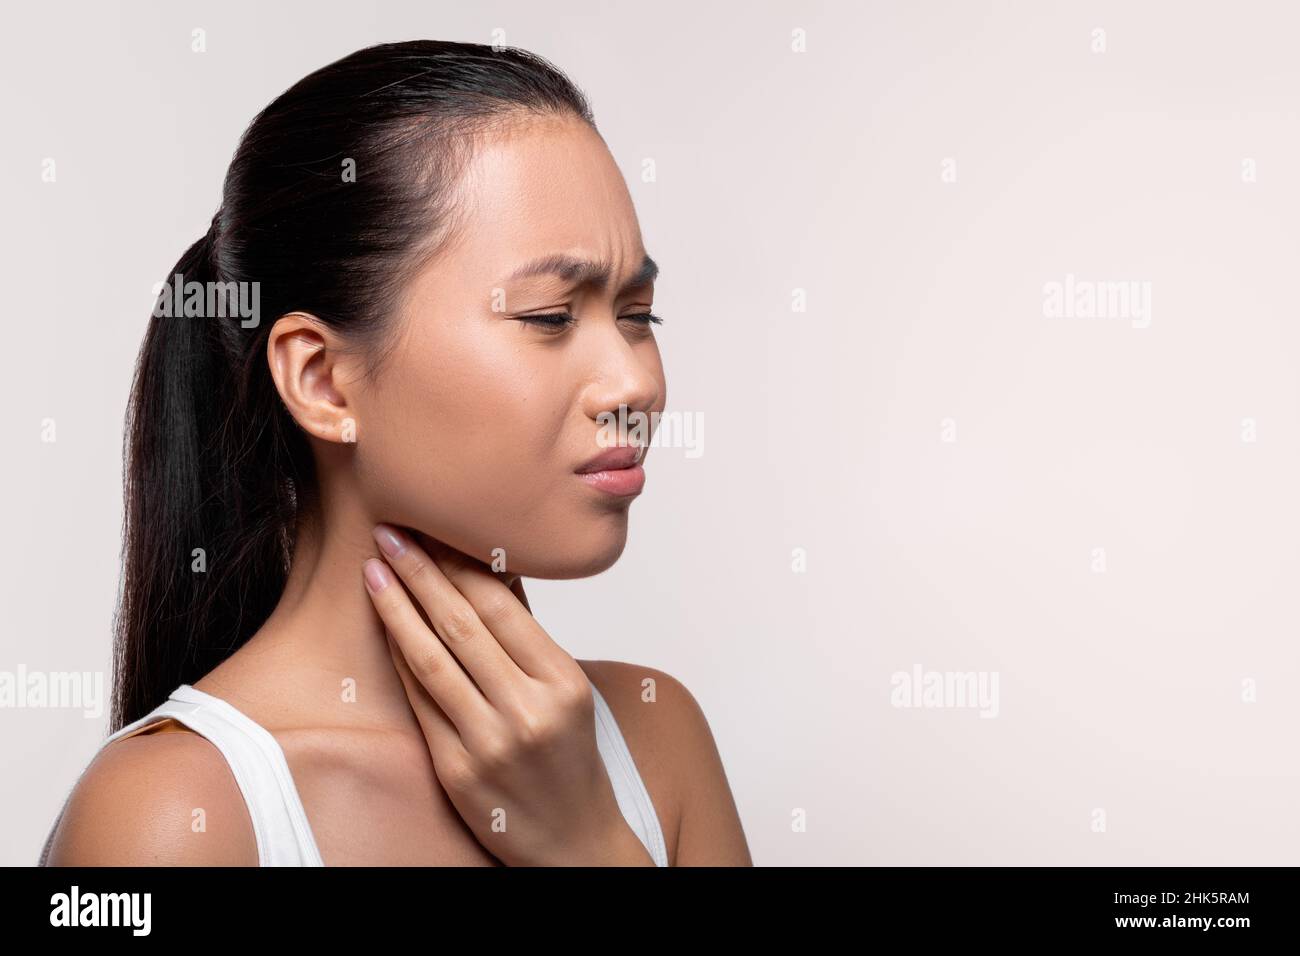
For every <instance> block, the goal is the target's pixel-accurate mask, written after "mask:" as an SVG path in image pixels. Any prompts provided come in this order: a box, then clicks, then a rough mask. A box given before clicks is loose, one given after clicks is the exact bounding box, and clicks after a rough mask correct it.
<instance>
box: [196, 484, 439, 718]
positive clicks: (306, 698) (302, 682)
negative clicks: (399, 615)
mask: <svg viewBox="0 0 1300 956" xmlns="http://www.w3.org/2000/svg"><path fill="white" fill-rule="evenodd" d="M322 510H325V511H327V513H328V520H325V519H322V518H321V517H320V511H319V510H318V511H317V512H315V513H314V514H312V515H309V516H306V517H304V518H303V519H302V520H301V521H300V522H299V525H298V529H297V533H296V535H295V542H294V552H293V560H292V563H291V565H290V570H289V577H288V581H287V582H286V584H285V589H284V594H283V596H282V597H281V598H280V601H279V603H278V604H277V605H276V608H275V610H274V612H273V613H272V614H271V616H270V617H269V618H267V620H266V623H265V624H264V625H263V626H262V627H261V628H260V629H259V630H258V631H257V633H256V634H254V635H253V636H252V637H251V638H250V639H249V641H248V642H247V644H246V645H245V646H244V648H241V653H240V655H239V656H240V657H242V658H243V661H241V662H240V664H239V666H238V668H237V671H236V673H238V674H239V675H240V679H239V681H238V683H239V685H240V686H250V687H256V688H260V687H265V686H266V683H265V682H271V683H273V684H274V686H275V687H276V690H275V692H274V693H268V694H265V695H263V694H259V697H263V698H264V699H266V698H273V699H275V700H276V706H277V709H279V708H282V709H283V711H284V713H285V715H286V718H287V716H288V715H289V714H292V715H293V718H292V722H293V723H295V724H297V723H300V722H301V723H303V724H314V725H317V726H320V725H326V726H328V725H332V724H333V725H337V724H346V725H350V726H370V727H373V728H377V729H392V728H395V727H403V728H409V725H411V724H412V723H414V720H415V718H414V714H413V713H412V711H411V709H410V703H409V702H408V700H407V696H406V689H405V687H404V686H403V684H402V679H401V677H400V676H399V674H398V672H397V669H396V667H395V666H394V663H393V659H392V656H391V654H390V652H389V650H388V642H387V640H386V638H385V632H384V625H383V622H382V621H381V620H380V618H379V615H378V613H377V612H376V611H375V609H374V605H373V604H372V603H371V601H370V597H369V595H368V594H367V592H366V589H365V585H364V584H363V583H362V577H361V565H362V563H363V562H364V561H365V560H366V559H367V558H371V557H376V556H378V554H379V550H378V548H377V546H376V545H375V541H374V538H373V537H371V528H372V527H374V524H375V520H374V518H373V516H371V515H370V514H368V513H366V510H365V509H364V507H362V506H361V505H360V504H359V503H358V502H357V500H356V499H355V498H351V497H350V496H342V497H341V500H340V499H336V500H334V501H331V502H328V507H327V508H325V509H322ZM327 529H328V530H327ZM231 663H233V659H232V662H231ZM229 676H231V677H233V676H234V673H232V674H230V675H229ZM226 678H227V675H225V674H223V675H220V676H219V679H218V681H216V682H214V683H220V684H226V683H228V681H227V679H226Z"/></svg>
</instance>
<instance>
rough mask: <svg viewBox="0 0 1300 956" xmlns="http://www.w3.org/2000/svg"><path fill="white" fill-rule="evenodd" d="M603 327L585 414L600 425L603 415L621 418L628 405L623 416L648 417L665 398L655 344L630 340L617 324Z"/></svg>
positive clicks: (589, 378)
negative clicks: (623, 408) (638, 415)
mask: <svg viewBox="0 0 1300 956" xmlns="http://www.w3.org/2000/svg"><path fill="white" fill-rule="evenodd" d="M600 325H601V326H602V327H603V331H604V334H602V335H601V336H600V337H599V343H598V345H597V346H596V347H594V348H593V349H592V351H591V353H590V356H589V361H590V363H591V364H590V371H589V374H588V376H587V386H586V388H585V389H584V391H583V397H582V410H583V413H584V414H585V415H586V416H587V417H588V418H590V419H592V420H593V421H595V422H597V423H602V422H603V420H602V419H601V417H600V416H601V415H602V414H605V415H614V416H615V417H616V419H617V418H618V417H620V407H621V406H626V413H624V414H630V413H632V412H640V413H642V414H644V415H647V416H648V415H649V414H650V413H651V412H652V411H654V410H655V408H656V407H657V406H658V404H659V401H660V399H661V398H662V386H661V373H660V371H659V369H660V366H659V361H658V355H659V350H658V348H657V347H656V346H655V345H654V343H653V342H649V343H644V344H642V343H634V342H630V341H628V339H627V338H626V337H625V336H624V334H623V333H622V332H621V331H620V330H619V329H618V328H616V327H615V323H612V322H611V323H609V324H608V325H606V324H605V323H603V322H602V323H600ZM649 424H650V423H647V425H646V427H647V429H648V428H649ZM646 440H647V441H649V434H648V433H647V435H646Z"/></svg>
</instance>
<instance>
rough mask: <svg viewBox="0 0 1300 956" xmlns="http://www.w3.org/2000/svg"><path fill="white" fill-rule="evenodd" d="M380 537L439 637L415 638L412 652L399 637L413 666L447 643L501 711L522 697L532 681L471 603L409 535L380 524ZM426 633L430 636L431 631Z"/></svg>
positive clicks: (399, 636) (377, 534)
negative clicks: (431, 644) (432, 646)
mask: <svg viewBox="0 0 1300 956" xmlns="http://www.w3.org/2000/svg"><path fill="white" fill-rule="evenodd" d="M374 535H375V540H376V541H377V542H379V547H380V549H381V550H382V551H383V552H384V556H385V557H386V558H387V559H388V563H389V564H390V565H392V567H393V569H394V570H395V571H397V573H398V575H400V576H401V578H402V582H403V583H404V584H405V585H406V586H407V587H408V588H410V590H411V593H412V594H413V595H415V599H416V600H417V601H419V602H420V606H421V607H423V608H424V612H425V614H427V615H428V617H429V622H430V623H431V624H432V625H433V629H434V631H435V632H436V635H432V636H430V637H425V636H424V635H418V634H417V635H415V636H414V647H408V646H407V645H406V643H405V642H404V641H403V635H402V634H400V633H398V632H396V631H394V632H393V636H394V637H395V638H396V639H397V642H398V645H399V646H400V647H401V648H402V651H403V653H405V654H406V655H407V659H408V660H411V659H412V657H411V654H412V652H414V653H415V654H416V655H417V657H416V658H414V659H417V660H418V659H419V658H418V655H419V654H421V653H427V652H425V651H423V650H422V648H421V646H420V645H421V644H423V643H424V642H426V641H427V640H429V639H432V640H435V641H438V640H439V639H441V643H443V644H445V646H446V648H447V649H448V650H450V651H451V653H452V654H454V655H455V656H456V660H458V661H460V664H461V666H462V667H464V669H465V671H466V672H468V674H469V676H470V677H471V678H473V680H474V683H476V684H477V685H478V686H479V688H480V689H481V690H482V692H483V694H484V696H486V698H487V699H488V700H489V701H491V702H492V703H493V704H496V705H497V706H501V705H504V704H505V703H507V702H508V701H510V700H512V699H513V698H514V697H515V696H517V693H518V687H519V684H520V682H521V681H522V680H523V679H524V677H525V676H526V675H524V674H523V672H522V671H520V670H519V668H518V666H516V664H515V662H514V661H513V660H511V658H510V655H509V654H507V653H506V651H505V649H504V648H502V646H501V645H500V644H499V643H497V639H496V637H495V636H494V635H493V634H492V632H491V631H490V630H489V629H488V627H487V626H486V625H485V624H484V623H483V621H482V620H481V619H480V618H479V616H478V613H477V612H476V611H475V610H474V607H473V606H472V605H471V604H470V602H469V601H468V600H466V598H465V596H464V595H463V594H461V593H460V591H458V590H457V589H456V587H455V586H454V585H453V584H452V583H451V582H450V581H448V580H447V578H446V576H445V575H444V574H443V572H442V569H441V567H440V566H439V564H438V563H437V562H435V561H434V560H433V558H431V557H430V556H429V554H428V552H426V551H425V550H424V548H422V547H421V546H420V545H419V544H418V543H417V542H416V541H415V540H414V538H412V537H411V536H410V535H409V534H407V533H405V531H403V530H400V529H397V528H394V527H392V526H391V525H387V524H380V525H377V526H376V527H375V529H374ZM507 593H508V592H507ZM511 600H514V596H513V595H511ZM423 631H424V632H425V634H427V633H428V628H423ZM416 673H417V675H418V673H419V672H418V670H417V672H416ZM435 697H436V695H435ZM457 726H460V724H459V721H457ZM462 729H463V728H462Z"/></svg>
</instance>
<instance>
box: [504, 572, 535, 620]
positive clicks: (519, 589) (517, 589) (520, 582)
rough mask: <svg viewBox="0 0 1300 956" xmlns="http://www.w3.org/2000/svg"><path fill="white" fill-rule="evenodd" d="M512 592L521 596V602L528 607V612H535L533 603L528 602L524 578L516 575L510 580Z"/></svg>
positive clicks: (516, 595) (518, 596)
mask: <svg viewBox="0 0 1300 956" xmlns="http://www.w3.org/2000/svg"><path fill="white" fill-rule="evenodd" d="M510 592H511V593H512V594H514V596H515V597H517V598H519V603H520V604H522V605H523V606H524V607H525V608H527V609H528V613H529V614H532V613H533V608H532V605H530V604H529V603H528V595H527V594H525V593H524V579H523V578H521V577H516V578H515V579H514V580H513V581H511V582H510Z"/></svg>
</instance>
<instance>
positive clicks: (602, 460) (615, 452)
mask: <svg viewBox="0 0 1300 956" xmlns="http://www.w3.org/2000/svg"><path fill="white" fill-rule="evenodd" d="M644 452H645V446H644V445H624V446H620V447H618V448H607V449H605V451H603V452H601V453H600V454H599V455H597V456H596V457H595V458H593V459H591V461H589V462H587V463H586V464H585V465H582V466H581V467H579V468H577V469H576V471H577V473H578V474H580V475H594V474H595V473H596V472H599V471H621V470H622V469H624V468H633V467H635V466H636V465H639V464H640V463H641V456H642V454H643V453H644Z"/></svg>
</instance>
